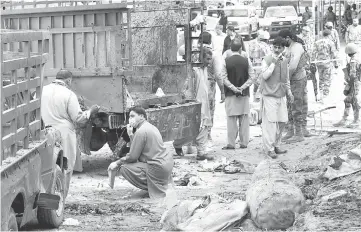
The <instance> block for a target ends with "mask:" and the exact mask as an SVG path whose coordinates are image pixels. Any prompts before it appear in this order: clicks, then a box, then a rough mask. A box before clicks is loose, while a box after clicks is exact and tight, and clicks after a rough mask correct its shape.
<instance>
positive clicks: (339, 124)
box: [333, 118, 347, 127]
mask: <svg viewBox="0 0 361 232" xmlns="http://www.w3.org/2000/svg"><path fill="white" fill-rule="evenodd" d="M346 123H347V119H345V118H343V119H341V121H339V122H338V123H335V124H333V126H334V127H342V126H345V125H346Z"/></svg>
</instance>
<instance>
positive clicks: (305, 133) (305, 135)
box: [302, 129, 313, 138]
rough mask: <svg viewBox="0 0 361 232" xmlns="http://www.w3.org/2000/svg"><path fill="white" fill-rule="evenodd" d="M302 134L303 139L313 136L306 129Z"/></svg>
mask: <svg viewBox="0 0 361 232" xmlns="http://www.w3.org/2000/svg"><path fill="white" fill-rule="evenodd" d="M302 134H303V137H306V138H309V137H312V136H313V135H312V134H311V133H310V132H309V131H308V130H307V129H303V130H302Z"/></svg>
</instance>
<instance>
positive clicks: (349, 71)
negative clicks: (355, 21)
mask: <svg viewBox="0 0 361 232" xmlns="http://www.w3.org/2000/svg"><path fill="white" fill-rule="evenodd" d="M345 52H346V54H347V55H348V56H349V57H350V62H349V63H348V64H347V66H346V70H344V72H345V84H346V86H345V89H344V91H343V93H344V95H345V96H346V98H345V100H344V102H345V110H344V113H343V117H342V119H341V121H339V122H338V123H336V124H334V126H336V127H338V126H345V125H346V123H347V118H348V116H349V114H350V109H351V107H352V110H353V115H354V121H353V122H352V123H351V124H350V125H348V126H347V127H348V128H359V126H360V109H361V94H360V86H361V58H360V56H359V48H358V47H357V45H356V44H353V43H349V44H347V46H346V48H345Z"/></svg>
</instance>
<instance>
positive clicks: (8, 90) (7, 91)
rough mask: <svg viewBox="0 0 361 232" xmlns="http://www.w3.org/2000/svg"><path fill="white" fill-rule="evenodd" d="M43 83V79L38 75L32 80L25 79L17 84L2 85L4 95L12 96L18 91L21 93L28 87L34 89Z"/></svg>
mask: <svg viewBox="0 0 361 232" xmlns="http://www.w3.org/2000/svg"><path fill="white" fill-rule="evenodd" d="M40 85H41V79H40V77H36V78H34V79H30V80H24V81H21V82H18V83H17V84H10V85H7V86H4V87H2V89H1V91H2V97H3V98H5V97H10V96H12V95H14V94H16V93H20V92H23V91H26V90H28V89H33V88H36V87H38V86H40Z"/></svg>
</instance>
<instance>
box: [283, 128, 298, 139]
mask: <svg viewBox="0 0 361 232" xmlns="http://www.w3.org/2000/svg"><path fill="white" fill-rule="evenodd" d="M294 135H295V132H294V130H293V127H292V130H291V129H289V130H287V134H286V135H285V136H283V137H282V141H285V140H288V139H290V138H292V137H293V136H294Z"/></svg>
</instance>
